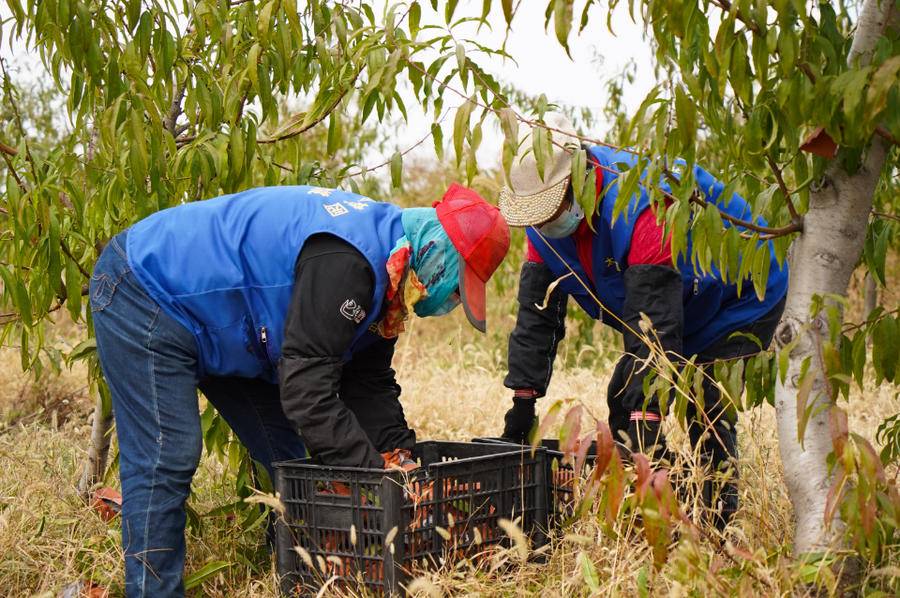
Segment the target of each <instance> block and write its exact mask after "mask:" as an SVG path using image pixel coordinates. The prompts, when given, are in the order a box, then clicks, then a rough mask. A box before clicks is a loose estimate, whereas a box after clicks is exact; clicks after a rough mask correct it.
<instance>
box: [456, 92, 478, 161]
mask: <svg viewBox="0 0 900 598" xmlns="http://www.w3.org/2000/svg"><path fill="white" fill-rule="evenodd" d="M473 107H474V104H473V103H472V102H470V101H466V103H464V104H463V105H462V106H460V107H459V108H457V109H456V117H455V118H454V120H453V149H454V151H455V152H456V165H457V167H458V166H459V165H460V164H461V163H462V159H463V141H464V140H465V138H466V133H468V132H469V117H470V116H471V114H472V108H473Z"/></svg>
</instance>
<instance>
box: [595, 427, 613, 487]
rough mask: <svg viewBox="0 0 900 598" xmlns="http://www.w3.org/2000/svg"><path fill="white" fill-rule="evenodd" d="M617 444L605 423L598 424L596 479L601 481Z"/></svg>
mask: <svg viewBox="0 0 900 598" xmlns="http://www.w3.org/2000/svg"><path fill="white" fill-rule="evenodd" d="M614 449H615V443H614V441H613V437H612V432H610V431H609V426H608V425H607V424H606V423H605V422H598V423H597V458H596V460H595V461H594V479H596V480H599V479H600V478H601V477H602V476H603V474H604V473H605V472H606V468H607V466H608V465H609V462H610V459H612V456H613V450H614Z"/></svg>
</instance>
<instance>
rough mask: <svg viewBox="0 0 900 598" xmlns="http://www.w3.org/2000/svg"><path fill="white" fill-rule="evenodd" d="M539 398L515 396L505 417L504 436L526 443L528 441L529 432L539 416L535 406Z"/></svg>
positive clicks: (507, 438) (506, 438)
mask: <svg viewBox="0 0 900 598" xmlns="http://www.w3.org/2000/svg"><path fill="white" fill-rule="evenodd" d="M536 403H537V399H529V398H514V399H513V406H512V409H510V410H509V411H507V412H506V416H505V417H504V418H503V420H504V422H505V424H506V425H505V426H504V428H503V438H504V439H505V440H511V441H514V442H518V443H519V444H525V443H526V442H528V433H529V432H531V428H532V426H534V423H535V421H536V420H537V417H536V416H535V414H534V406H535V404H536Z"/></svg>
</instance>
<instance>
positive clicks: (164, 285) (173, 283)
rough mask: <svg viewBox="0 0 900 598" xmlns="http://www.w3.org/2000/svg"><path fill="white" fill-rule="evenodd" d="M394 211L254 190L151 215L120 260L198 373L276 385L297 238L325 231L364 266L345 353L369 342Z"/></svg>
mask: <svg viewBox="0 0 900 598" xmlns="http://www.w3.org/2000/svg"><path fill="white" fill-rule="evenodd" d="M401 212H402V210H401V209H400V208H398V207H396V206H393V205H390V204H386V203H380V202H375V201H373V200H371V199H368V198H366V197H362V196H359V195H355V194H353V193H347V192H345V191H340V190H335V189H323V188H319V187H287V186H286V187H263V188H258V189H250V190H248V191H244V192H241V193H236V194H234V195H226V196H223V197H218V198H216V199H208V200H205V201H198V202H193V203H188V204H184V205H180V206H176V207H174V208H169V209H167V210H162V211H161V212H157V213H155V214H153V215H151V216H149V217H147V218H145V219H144V220H141V221H140V222H138V223H137V224H135V225H134V226H133V227H131V229H130V230H129V232H128V243H127V245H128V246H127V250H126V251H127V254H128V262H129V264H130V265H131V269H132V271H133V272H134V274H135V276H136V277H137V279H138V280H139V281H140V282H141V284H142V285H143V286H144V288H145V289H146V291H147V293H148V294H149V295H150V296H151V297H152V298H153V299H154V300H155V301H156V302H157V303H159V305H160V307H161V308H162V309H163V310H165V312H166V313H167V314H169V315H170V316H172V317H173V318H175V319H176V320H177V321H178V322H180V323H181V324H182V325H183V326H184V327H185V328H187V329H188V330H190V331H191V332H193V334H194V336H195V337H196V339H197V350H198V353H199V362H200V375H201V376H204V375H213V376H241V377H246V378H264V379H266V380H268V381H270V382H276V381H277V373H276V364H277V363H278V359H279V357H280V356H281V345H282V342H283V341H284V323H285V319H286V317H287V311H288V306H289V304H290V300H291V292H292V290H293V286H294V266H295V264H296V261H297V257H298V255H299V254H300V249H301V248H302V247H303V244H304V243H305V242H306V239H307V238H308V237H310V236H311V235H314V234H317V233H330V234H332V235H335V236H337V237H339V238H341V239H343V240H345V241H347V242H348V243H350V244H351V245H353V246H354V247H355V248H356V249H357V250H359V252H360V253H362V254H363V255H364V256H365V257H366V259H367V260H368V261H369V264H370V266H371V267H372V272H373V273H374V275H375V290H374V291H373V296H372V308H371V310H370V312H369V313H368V314H366V317H365V319H364V320H363V321H362V322H361V324H360V327H359V332H358V333H357V335H356V338H355V339H354V341H353V344H352V345H351V347H350V350H349V351H348V353H347V354H346V355H345V356H344V357H345V359H347V358H349V356H350V354H352V352H353V350H354V349H359V348H361V347H362V346H363V345H364V344H368V343H369V342H371V340H372V333H371V332H367V329H368V327H369V326H370V325H371V324H372V323H373V322H374V321H375V320H376V318H377V317H378V315H379V314H380V312H381V307H382V303H383V301H384V296H385V291H386V288H387V282H388V281H387V272H386V270H385V263H386V262H387V259H388V256H389V255H390V252H391V250H392V249H393V247H394V245H395V244H396V242H397V240H398V239H399V238H400V237H401V236H403V227H402V225H401V222H400V214H401Z"/></svg>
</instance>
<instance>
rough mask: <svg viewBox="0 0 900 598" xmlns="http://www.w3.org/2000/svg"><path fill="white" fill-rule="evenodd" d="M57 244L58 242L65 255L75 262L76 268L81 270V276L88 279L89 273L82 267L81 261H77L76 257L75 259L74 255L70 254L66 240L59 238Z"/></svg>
mask: <svg viewBox="0 0 900 598" xmlns="http://www.w3.org/2000/svg"><path fill="white" fill-rule="evenodd" d="M59 244H60V246H61V247H62V251H63V253H65V254H66V256H67V257H68V258H69V259H70V260H72V261H73V262H75V266H76V267H77V268H78V271H79V272H81V274H82V276H84V277H85V278H87V279H88V280H90V278H91V273H90V272H88V271H87V270H85V269H84V266H82V265H81V262H79V261H78V260H77V259H75V256H74V255H72V251H71V250H70V249H69V246H68V245H66V242H65V241H63V240H62V239H60V240H59Z"/></svg>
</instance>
